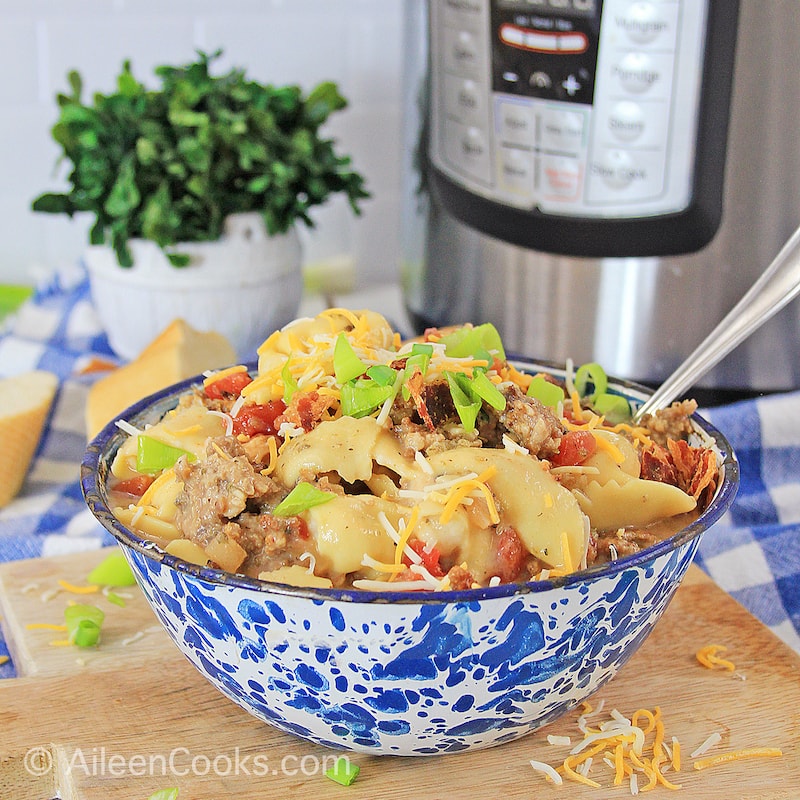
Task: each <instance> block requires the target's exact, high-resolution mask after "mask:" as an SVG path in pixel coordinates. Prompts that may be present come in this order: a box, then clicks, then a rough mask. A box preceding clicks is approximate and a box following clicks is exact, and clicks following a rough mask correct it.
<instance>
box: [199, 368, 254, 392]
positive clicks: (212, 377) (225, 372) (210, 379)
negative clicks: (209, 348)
mask: <svg viewBox="0 0 800 800" xmlns="http://www.w3.org/2000/svg"><path fill="white" fill-rule="evenodd" d="M239 372H247V367H245V366H244V364H237V365H236V366H235V367H227V368H226V369H221V370H219V371H218V372H212V373H211V374H209V375H206V377H205V378H204V379H203V386H204V387H205V386H210V385H211V384H212V383H216V382H217V381H219V380H222V378H227V377H228V376H229V375H236V374H238V373H239Z"/></svg>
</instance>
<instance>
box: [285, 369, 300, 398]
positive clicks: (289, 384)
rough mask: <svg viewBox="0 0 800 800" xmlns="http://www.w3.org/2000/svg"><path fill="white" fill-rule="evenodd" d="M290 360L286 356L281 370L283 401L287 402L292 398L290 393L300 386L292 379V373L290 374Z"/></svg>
mask: <svg viewBox="0 0 800 800" xmlns="http://www.w3.org/2000/svg"><path fill="white" fill-rule="evenodd" d="M291 360H292V359H291V358H287V359H286V363H285V364H284V365H283V369H282V370H281V380H282V381H283V402H284V403H288V402H289V401H290V400H291V399H292V395H293V394H294V393H295V392H296V391H297V390H298V389H299V388H300V387H299V386H298V385H297V381H296V380H295V379H294V375H292V371H291V369H290V367H289V362H291Z"/></svg>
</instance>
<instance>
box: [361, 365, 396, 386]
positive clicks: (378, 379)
mask: <svg viewBox="0 0 800 800" xmlns="http://www.w3.org/2000/svg"><path fill="white" fill-rule="evenodd" d="M367 377H368V378H372V380H374V381H375V383H377V384H378V386H393V385H394V382H395V380H397V370H395V369H392V368H391V367H389V366H387V365H386V364H375V366H373V367H370V368H369V369H368V370H367Z"/></svg>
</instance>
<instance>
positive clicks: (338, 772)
mask: <svg viewBox="0 0 800 800" xmlns="http://www.w3.org/2000/svg"><path fill="white" fill-rule="evenodd" d="M359 772H361V768H360V767H359V766H358V765H357V764H351V763H350V759H349V758H346V757H345V756H340V757H339V758H337V759H336V761H335V763H334V765H333V766H332V767H331V768H330V769H328V770H326V771H325V777H326V778H330V779H331V780H332V781H336V783H341V784H342V786H350V784H352V783H353V781H354V780H355V779H356V778H357V777H358V773H359Z"/></svg>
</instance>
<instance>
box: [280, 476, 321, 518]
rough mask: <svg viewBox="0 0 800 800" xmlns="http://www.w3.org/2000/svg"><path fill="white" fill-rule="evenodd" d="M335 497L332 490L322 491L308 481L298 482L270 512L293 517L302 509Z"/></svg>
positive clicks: (318, 504) (304, 509)
mask: <svg viewBox="0 0 800 800" xmlns="http://www.w3.org/2000/svg"><path fill="white" fill-rule="evenodd" d="M334 497H336V495H335V494H333V492H323V491H322V490H321V489H317V487H316V486H312V485H311V484H310V483H305V482H303V483H298V484H297V486H295V487H294V489H292V491H291V492H289V494H287V495H286V497H284V498H283V500H281V502H280V503H278V505H277V506H275V508H274V509H273V511H272V513H273V514H274V515H275V516H276V517H294V516H296V515H297V514H299V513H300V512H302V511H307V510H308V509H309V508H313V507H314V506H320V505H322V504H323V503H327V502H329V501H330V500H333V498H334Z"/></svg>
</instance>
